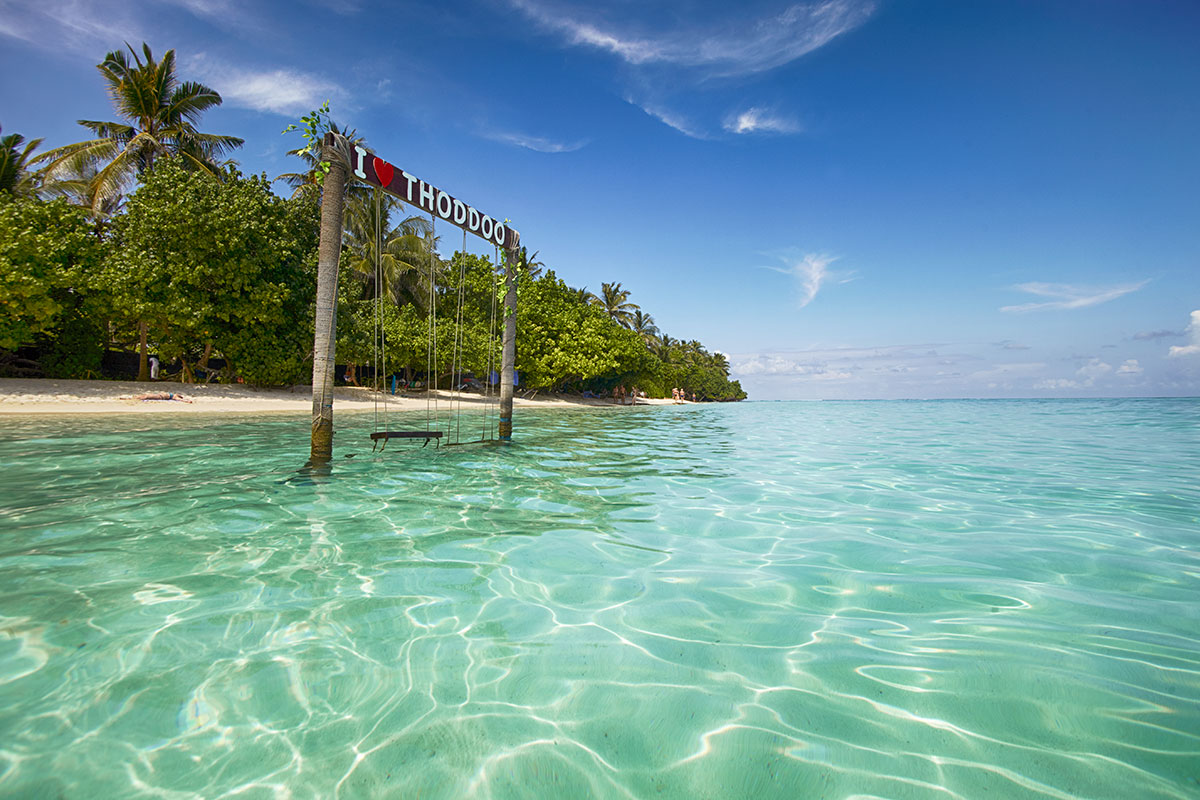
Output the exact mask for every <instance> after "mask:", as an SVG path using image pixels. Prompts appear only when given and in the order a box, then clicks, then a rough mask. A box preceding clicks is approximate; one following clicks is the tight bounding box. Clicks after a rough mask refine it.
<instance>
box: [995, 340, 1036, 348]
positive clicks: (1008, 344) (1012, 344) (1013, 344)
mask: <svg viewBox="0 0 1200 800" xmlns="http://www.w3.org/2000/svg"><path fill="white" fill-rule="evenodd" d="M995 344H996V347H999V348H1001V349H1004V350H1028V349H1030V348H1029V345H1027V344H1020V343H1019V342H1014V341H1013V340H1012V339H1005V340H1004V341H1002V342H996V343H995Z"/></svg>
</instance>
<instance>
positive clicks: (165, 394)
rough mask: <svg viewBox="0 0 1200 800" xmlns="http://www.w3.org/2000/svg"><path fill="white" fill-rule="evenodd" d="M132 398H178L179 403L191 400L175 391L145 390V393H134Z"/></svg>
mask: <svg viewBox="0 0 1200 800" xmlns="http://www.w3.org/2000/svg"><path fill="white" fill-rule="evenodd" d="M132 399H133V400H178V401H179V402H180V403H190V402H192V401H191V400H190V399H189V398H187V397H185V396H184V395H181V394H179V393H177V392H146V393H145V394H135V395H134V396H133V398H132Z"/></svg>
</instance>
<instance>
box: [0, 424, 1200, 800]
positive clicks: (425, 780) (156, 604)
mask: <svg viewBox="0 0 1200 800" xmlns="http://www.w3.org/2000/svg"><path fill="white" fill-rule="evenodd" d="M519 411H520V413H519V414H518V416H517V419H516V423H517V427H516V435H517V440H516V442H515V443H514V444H513V445H511V446H505V447H500V446H475V447H459V448H445V447H443V448H440V449H435V448H434V446H433V445H430V446H429V447H428V448H425V449H422V448H421V447H420V445H419V444H413V443H399V444H400V446H395V445H396V444H397V443H393V444H392V445H389V447H388V449H387V450H386V451H385V453H384V454H383V455H379V454H372V453H371V449H370V444H369V442H368V441H367V440H366V435H367V433H368V431H369V430H370V425H371V415H370V414H366V415H349V414H339V415H338V417H337V424H338V426H339V431H340V432H339V435H338V438H337V440H336V449H337V453H338V458H337V459H336V463H335V464H334V469H333V471H332V473H331V474H330V475H327V476H320V475H306V474H304V473H301V472H298V471H297V469H298V468H299V467H300V466H301V465H302V464H303V463H304V460H305V457H306V455H307V446H308V442H307V420H306V419H304V418H297V417H295V416H290V415H287V416H265V417H244V416H230V415H226V416H223V417H219V418H217V417H213V418H203V417H197V418H193V417H188V418H182V419H180V418H173V419H169V420H168V419H161V420H149V419H147V418H146V417H138V418H136V419H112V418H105V419H98V418H97V419H88V418H72V419H64V418H62V417H23V418H15V417H9V418H0V796H3V797H32V798H42V797H46V798H60V797H62V798H92V797H114V798H115V797H165V798H188V797H204V798H217V797H239V798H281V797H295V798H332V797H341V798H359V797H364V798H365V797H403V798H409V797H422V798H457V797H494V798H517V797H530V798H538V799H539V800H545V799H546V798H557V797H564V798H583V797H598V798H651V797H654V798H657V797H662V798H740V797H746V798H810V797H811V798H817V797H826V798H838V797H842V798H850V797H861V798H869V797H889V798H979V797H1004V798H1023V797H1053V798H1073V797H1095V798H1122V799H1124V798H1134V797H1137V798H1195V797H1200V402H1198V401H1196V400H1115V401H946V402H863V403H744V404H738V405H723V406H713V407H703V408H695V407H687V408H680V407H671V406H667V407H657V408H643V409H632V410H629V409H626V410H617V409H612V410H607V411H578V412H569V411H524V410H519ZM419 416H420V415H418V417H419ZM414 424H416V423H414ZM420 424H423V421H422V422H421V423H420ZM393 427H394V426H393ZM347 454H351V455H353V456H354V457H353V458H344V456H345V455H347Z"/></svg>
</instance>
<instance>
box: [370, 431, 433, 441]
mask: <svg viewBox="0 0 1200 800" xmlns="http://www.w3.org/2000/svg"><path fill="white" fill-rule="evenodd" d="M442 433H443V432H442V431H379V432H378V433H372V434H371V441H373V442H377V441H379V440H380V439H383V440H385V441H386V440H387V439H425V440H429V439H440V438H442Z"/></svg>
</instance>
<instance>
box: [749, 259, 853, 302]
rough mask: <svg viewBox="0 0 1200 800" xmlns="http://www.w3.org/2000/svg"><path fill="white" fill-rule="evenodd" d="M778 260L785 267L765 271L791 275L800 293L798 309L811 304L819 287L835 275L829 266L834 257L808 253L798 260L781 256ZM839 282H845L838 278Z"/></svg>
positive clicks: (819, 289)
mask: <svg viewBox="0 0 1200 800" xmlns="http://www.w3.org/2000/svg"><path fill="white" fill-rule="evenodd" d="M780 260H782V261H783V262H784V264H785V265H786V266H784V267H772V266H768V267H767V269H770V270H774V271H775V272H782V273H783V274H784V275H791V276H792V277H794V278H795V279H796V285H797V288H798V289H799V291H800V298H799V304H800V308H804V307H805V306H806V305H808V304H809V303H811V302H812V301H813V299H814V298H816V296H817V293H818V292H819V291H821V287H822V286H824V285H825V284H827V283H828V282H829V281H830V280H831V279H833V278H835V274H834V273H833V272H832V271H830V269H829V265H830V264H832V263H833V262H835V261H837V257H836V256H829V255H823V254H817V253H809V254H807V255H804V256H801V257H800V258H794V257H792V258H789V257H785V256H781V257H780ZM840 280H842V282H845V280H846V279H845V278H840Z"/></svg>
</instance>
